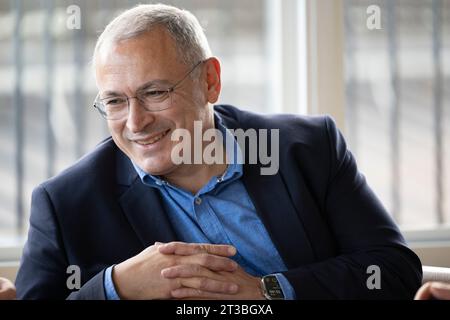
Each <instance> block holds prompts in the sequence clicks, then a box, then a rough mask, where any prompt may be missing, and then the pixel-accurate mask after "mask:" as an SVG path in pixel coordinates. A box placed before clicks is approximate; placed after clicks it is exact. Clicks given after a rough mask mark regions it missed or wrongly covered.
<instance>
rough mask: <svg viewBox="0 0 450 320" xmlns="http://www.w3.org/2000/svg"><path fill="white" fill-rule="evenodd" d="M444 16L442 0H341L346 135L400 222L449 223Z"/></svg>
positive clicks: (449, 13) (448, 10) (447, 13)
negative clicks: (373, 9) (374, 21)
mask: <svg viewBox="0 0 450 320" xmlns="http://www.w3.org/2000/svg"><path fill="white" fill-rule="evenodd" d="M370 5H376V6H378V7H379V8H380V13H381V15H380V16H381V29H380V30H377V29H374V30H369V28H368V27H367V24H366V21H367V18H368V16H369V15H368V14H367V13H366V9H367V8H368V7H369V6H370ZM449 18H450V1H448V0H428V1H424V0H396V1H373V0H364V1H361V0H357V1H356V0H345V1H344V20H345V62H346V69H345V70H346V72H345V74H346V98H347V103H346V124H347V131H346V133H347V134H346V136H347V140H348V142H349V145H350V148H351V149H352V151H353V152H354V153H355V154H356V158H357V160H358V163H359V167H360V170H362V171H363V172H364V173H365V174H366V177H367V179H368V181H369V183H370V185H371V186H372V187H373V188H374V189H375V191H376V193H377V194H378V196H379V197H380V198H381V199H382V201H383V203H384V204H385V205H386V207H387V208H388V211H389V212H391V213H392V214H393V216H394V218H395V220H396V221H397V222H398V223H399V224H400V225H401V227H402V228H403V229H434V228H437V227H441V228H443V227H445V226H448V225H449V223H450V202H449V195H450V175H449V173H450V166H449V164H450V130H449V129H448V128H450V111H449V103H450V90H449V88H450V81H449V75H450V60H449V57H450V55H449V53H450V52H449V50H450V38H449V37H448V34H449V31H450V23H449V21H450V19H449Z"/></svg>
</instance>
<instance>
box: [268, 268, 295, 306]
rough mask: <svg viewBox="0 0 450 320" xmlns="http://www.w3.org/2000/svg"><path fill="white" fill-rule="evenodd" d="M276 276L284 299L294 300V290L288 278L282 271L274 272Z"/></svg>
mask: <svg viewBox="0 0 450 320" xmlns="http://www.w3.org/2000/svg"><path fill="white" fill-rule="evenodd" d="M273 275H274V276H275V277H277V280H278V283H279V284H280V287H281V290H283V294H284V299H285V300H295V298H296V296H295V290H294V288H293V287H292V286H291V284H290V283H289V281H288V279H286V277H285V276H284V275H283V274H282V273H274V274H273Z"/></svg>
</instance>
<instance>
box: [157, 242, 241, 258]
mask: <svg viewBox="0 0 450 320" xmlns="http://www.w3.org/2000/svg"><path fill="white" fill-rule="evenodd" d="M158 249H159V252H160V253H163V254H177V255H182V256H188V255H194V254H199V253H209V254H214V255H217V256H222V257H231V256H234V255H235V254H236V248H235V247H233V246H231V245H226V244H209V243H184V242H169V243H166V244H164V245H161V246H160V247H159V248H158Z"/></svg>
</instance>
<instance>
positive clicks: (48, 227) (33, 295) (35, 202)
mask: <svg viewBox="0 0 450 320" xmlns="http://www.w3.org/2000/svg"><path fill="white" fill-rule="evenodd" d="M69 265H70V263H69V262H68V258H67V256H66V252H65V249H64V245H63V241H62V237H61V230H60V228H59V226H58V221H57V218H56V214H55V210H54V207H53V205H52V202H51V199H50V196H49V194H48V192H47V191H46V189H45V187H44V186H42V185H41V186H39V187H37V188H36V189H35V190H34V191H33V195H32V201H31V215H30V228H29V231H28V240H27V243H26V244H25V247H24V250H23V254H22V258H21V263H20V267H19V271H18V274H17V279H16V288H17V298H18V299H65V298H70V299H105V295H104V289H103V280H102V279H103V271H102V272H100V273H99V274H97V275H96V276H94V277H93V278H92V279H91V280H89V281H87V282H86V283H85V284H84V285H83V286H82V287H81V288H80V290H78V291H77V292H72V291H71V290H69V289H68V287H67V285H66V282H67V279H68V277H69V276H70V274H67V273H66V271H67V267H68V266H69Z"/></svg>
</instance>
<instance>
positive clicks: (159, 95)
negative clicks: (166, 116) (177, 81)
mask: <svg viewBox="0 0 450 320" xmlns="http://www.w3.org/2000/svg"><path fill="white" fill-rule="evenodd" d="M170 96H171V94H170V89H166V90H161V89H151V90H147V91H145V92H143V93H142V94H140V95H139V100H140V101H141V102H142V104H143V105H144V106H145V109H147V110H148V111H161V110H164V109H167V108H169V107H170V106H171V99H170Z"/></svg>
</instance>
